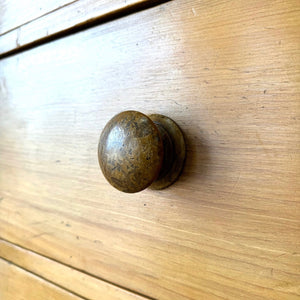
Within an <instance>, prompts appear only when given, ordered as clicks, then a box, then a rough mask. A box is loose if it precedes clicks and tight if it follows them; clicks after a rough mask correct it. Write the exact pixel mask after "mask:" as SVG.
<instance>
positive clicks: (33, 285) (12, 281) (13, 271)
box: [0, 258, 83, 300]
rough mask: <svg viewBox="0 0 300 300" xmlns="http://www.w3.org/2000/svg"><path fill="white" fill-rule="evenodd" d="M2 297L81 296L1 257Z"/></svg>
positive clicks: (68, 299) (59, 299) (60, 299)
mask: <svg viewBox="0 0 300 300" xmlns="http://www.w3.org/2000/svg"><path fill="white" fill-rule="evenodd" d="M0 299H1V300H24V299H53V300H54V299H55V300H80V299H83V298H80V297H78V296H76V295H74V294H72V293H70V292H68V291H65V290H63V289H61V288H59V287H57V286H55V285H53V284H51V283H49V282H47V281H45V280H42V279H41V278H39V277H37V276H35V275H33V274H31V273H29V272H27V271H25V270H23V269H20V268H18V267H17V266H15V265H12V264H11V263H9V262H7V261H5V260H3V259H1V258H0Z"/></svg>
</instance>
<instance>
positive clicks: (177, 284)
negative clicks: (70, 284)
mask: <svg viewBox="0 0 300 300" xmlns="http://www.w3.org/2000/svg"><path fill="white" fill-rule="evenodd" d="M297 3H298V2H297V1H263V2H262V1H254V2H253V1H248V2H247V1H235V2H230V3H229V2H228V1H225V2H224V1H223V2H219V1H207V2H203V1H186V0H184V1H183V0H182V1H181V0H177V1H171V2H168V3H166V4H163V5H161V6H157V7H153V8H151V9H149V10H146V11H143V12H140V13H138V14H133V15H130V16H127V17H125V18H121V19H118V20H116V21H113V22H108V23H105V24H102V25H101V26H98V27H93V28H90V29H88V30H85V31H82V32H80V33H77V34H73V35H71V36H68V37H65V38H62V39H58V40H56V41H53V42H51V43H48V44H45V45H42V46H39V47H36V48H34V49H31V50H29V51H25V52H22V53H20V54H17V55H13V56H10V57H7V58H5V59H2V60H0V87H1V90H0V99H1V107H0V153H1V155H0V197H1V198H0V199H1V200H0V237H1V238H3V239H4V240H7V241H10V242H11V243H15V244H17V245H20V246H22V247H24V248H26V249H30V250H32V251H34V252H36V253H39V254H41V255H44V256H47V257H49V258H53V259H54V260H56V261H59V262H61V263H63V264H65V265H67V266H69V267H74V268H76V269H77V270H82V271H84V272H85V273H86V274H88V275H91V276H95V277H97V278H101V279H104V280H106V281H108V282H111V283H114V284H116V285H118V286H120V287H124V288H126V289H128V290H131V291H135V292H138V293H139V294H141V295H145V296H148V297H152V298H158V299H219V298H227V299H261V298H263V299H298V298H299V296H300V290H299V282H300V276H299V267H300V261H299V246H300V245H299V242H300V233H299V228H300V226H299V225H300V224H299V220H300V210H299V208H300V207H299V179H300V174H299V166H300V164H299V161H300V157H299V145H300V136H299V129H300V126H299V113H300V107H299V92H300V87H299V69H300V68H299V67H300V60H299V54H300V49H299V45H300V43H299V42H300V40H299V26H300V15H299V11H297V9H296V8H297ZM129 109H134V110H139V111H142V112H144V113H146V114H150V113H161V114H165V115H167V116H169V117H171V118H172V119H174V120H175V121H176V122H177V123H178V124H179V125H180V126H181V128H182V129H183V131H184V133H185V136H186V142H187V148H188V153H187V162H186V167H185V169H184V171H183V174H182V176H181V178H180V180H179V181H178V182H177V183H176V184H174V185H173V186H172V187H170V188H168V189H166V190H163V191H152V190H145V191H143V192H141V193H138V194H124V193H121V192H118V191H117V190H115V189H113V188H112V187H111V186H110V185H109V184H108V183H107V182H106V180H105V179H104V177H103V175H102V174H101V172H100V170H99V167H98V161H97V143H98V138H99V135H100V132H101V129H102V128H103V127H104V126H105V124H106V122H107V121H108V120H109V119H110V118H111V117H112V116H113V115H114V114H116V113H118V112H120V111H123V110H129ZM62 280H63V279H62Z"/></svg>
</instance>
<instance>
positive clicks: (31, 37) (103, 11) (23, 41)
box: [0, 0, 166, 56]
mask: <svg viewBox="0 0 300 300" xmlns="http://www.w3.org/2000/svg"><path fill="white" fill-rule="evenodd" d="M63 1H64V0H56V1H54V3H52V5H53V6H55V3H56V2H57V3H59V2H63ZM65 1H66V0H65ZM165 1H166V0H126V1H124V0H81V1H78V0H77V1H71V2H70V1H69V2H70V3H69V5H65V6H63V7H60V8H59V9H56V10H54V11H52V12H49V13H48V14H45V15H44V16H42V17H40V18H36V19H34V20H32V21H31V22H27V23H25V24H23V25H21V23H20V26H18V27H17V28H15V29H13V30H10V31H8V32H6V33H4V32H3V35H1V36H0V56H1V55H4V54H8V53H10V52H13V51H19V50H20V49H22V48H24V47H25V46H29V45H31V44H34V43H36V42H42V41H44V42H46V41H48V40H51V39H53V37H54V36H57V35H59V34H62V33H65V32H69V31H71V30H76V29H79V28H82V27H83V26H87V25H88V24H91V23H93V24H94V23H95V22H101V21H104V20H107V19H108V18H114V16H116V15H118V14H122V13H124V14H126V13H128V12H131V11H134V9H135V8H136V10H138V9H141V8H143V6H147V5H152V4H157V3H161V2H165ZM15 2H16V3H14V2H13V3H14V4H11V5H7V6H8V7H9V8H10V9H9V10H8V12H6V11H5V9H3V13H2V14H3V21H1V18H0V26H2V27H3V28H6V29H7V28H9V26H11V27H13V26H16V25H15V23H13V24H14V25H13V24H10V22H11V20H12V16H11V13H9V12H10V11H14V9H13V10H12V9H11V7H14V8H15V7H17V8H18V10H17V12H16V13H15V15H17V16H18V17H19V15H20V14H21V12H22V13H23V11H26V9H25V8H24V7H26V6H27V4H28V2H32V0H27V1H25V3H24V4H22V5H19V6H18V4H19V3H20V1H17V0H16V1H15ZM40 2H41V1H38V2H36V3H35V4H34V5H30V7H31V9H29V12H31V10H32V11H33V13H32V14H34V13H35V12H36V10H37V8H39V7H40V6H41V7H42V6H44V4H41V3H40ZM44 2H45V1H43V3H44ZM49 2H52V1H49ZM5 3H6V2H4V4H3V5H2V7H5ZM22 3H23V2H22ZM56 6H58V4H57V5H56ZM19 10H20V12H19ZM18 12H19V13H18ZM32 14H30V16H31V15H32ZM0 17H1V12H0ZM26 18H28V19H29V16H28V17H27V15H26V14H25V15H24V16H23V19H24V20H26ZM32 18H33V16H32ZM23 19H22V18H21V20H23ZM13 20H15V18H14V19H13ZM21 20H20V21H19V22H21ZM24 20H23V22H24ZM2 23H3V24H2ZM6 23H8V24H6ZM1 24H2V25H1Z"/></svg>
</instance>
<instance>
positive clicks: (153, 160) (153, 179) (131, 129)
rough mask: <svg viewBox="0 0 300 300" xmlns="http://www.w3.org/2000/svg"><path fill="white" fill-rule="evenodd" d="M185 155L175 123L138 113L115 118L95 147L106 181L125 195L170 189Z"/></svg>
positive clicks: (133, 112)
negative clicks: (151, 189)
mask: <svg viewBox="0 0 300 300" xmlns="http://www.w3.org/2000/svg"><path fill="white" fill-rule="evenodd" d="M185 153H186V151H185V142H184V137H183V134H182V132H181V130H180V128H179V127H178V125H177V124H176V123H175V122H174V121H172V120H171V119H170V118H168V117H165V116H162V115H157V114H155V115H150V116H146V115H144V114H142V113H140V112H138V111H125V112H122V113H119V114H118V115H116V116H114V117H113V118H112V119H111V120H110V121H109V122H108V123H107V125H106V126H105V128H104V129H103V131H102V134H101V136H100V141H99V145H98V160H99V164H100V167H101V170H102V172H103V174H104V176H105V178H106V179H107V180H108V182H109V183H110V184H111V185H112V186H114V187H115V188H117V189H118V190H120V191H122V192H126V193H136V192H139V191H141V190H143V189H145V188H147V187H148V186H150V187H151V188H153V189H163V188H166V187H167V186H169V185H171V184H172V183H173V182H174V181H175V180H176V179H177V178H178V176H179V175H180V173H181V170H182V168H183V165H184V161H185Z"/></svg>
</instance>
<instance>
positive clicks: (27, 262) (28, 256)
mask: <svg viewBox="0 0 300 300" xmlns="http://www.w3.org/2000/svg"><path fill="white" fill-rule="evenodd" d="M0 257H2V258H3V259H5V260H6V261H9V262H13V263H14V264H15V265H17V266H19V267H21V268H22V269H26V270H28V271H30V272H31V273H33V274H35V275H37V276H39V277H41V278H43V279H46V280H47V281H49V282H51V283H52V284H56V285H58V286H60V287H62V288H64V289H66V290H68V291H72V292H74V293H75V294H76V295H78V296H82V297H83V298H85V299H90V300H93V299H94V300H100V299H110V300H123V299H124V300H127V299H136V300H138V299H140V300H142V299H146V298H144V297H142V296H139V295H136V294H133V293H130V292H128V291H126V290H124V289H121V288H119V287H116V286H113V285H111V284H109V283H107V282H105V281H102V280H99V279H98V278H95V277H92V276H89V275H87V274H85V273H83V272H80V271H78V270H75V269H73V268H70V267H69V266H66V265H62V264H60V263H59V262H56V261H53V260H51V259H49V258H47V257H43V256H40V255H38V254H36V253H34V252H32V251H29V250H26V249H23V248H21V247H19V246H17V245H14V244H11V243H9V242H7V241H4V240H0ZM0 295H1V288H0ZM1 299H2V298H1ZM26 299H28V298H26ZM47 299H48V298H47Z"/></svg>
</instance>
